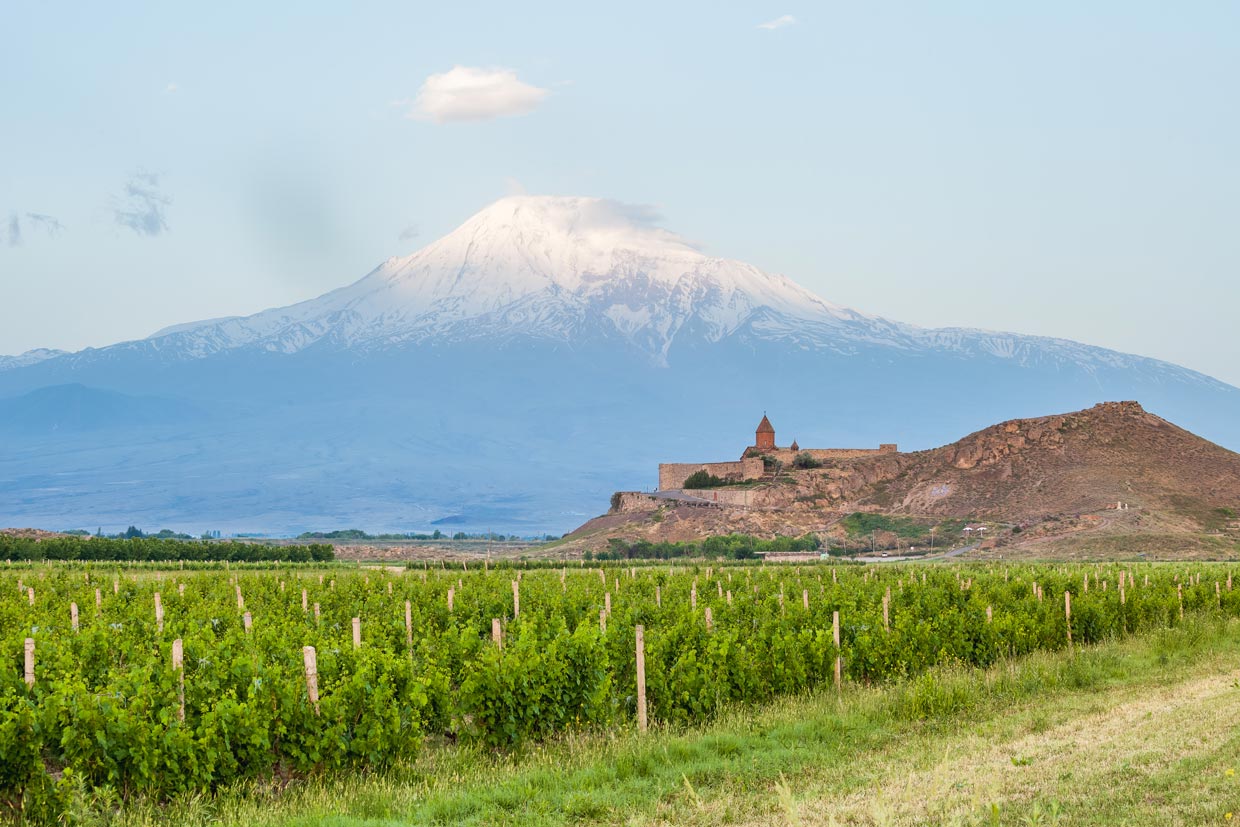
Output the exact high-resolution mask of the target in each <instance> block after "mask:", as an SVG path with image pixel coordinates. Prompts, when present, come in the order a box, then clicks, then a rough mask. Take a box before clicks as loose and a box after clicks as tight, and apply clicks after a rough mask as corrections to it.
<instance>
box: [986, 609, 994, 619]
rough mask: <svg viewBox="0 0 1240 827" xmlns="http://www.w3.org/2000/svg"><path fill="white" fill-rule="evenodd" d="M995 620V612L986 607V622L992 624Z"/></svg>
mask: <svg viewBox="0 0 1240 827" xmlns="http://www.w3.org/2000/svg"><path fill="white" fill-rule="evenodd" d="M994 620H995V610H994V608H993V607H991V606H987V607H986V622H987V623H993V622H994Z"/></svg>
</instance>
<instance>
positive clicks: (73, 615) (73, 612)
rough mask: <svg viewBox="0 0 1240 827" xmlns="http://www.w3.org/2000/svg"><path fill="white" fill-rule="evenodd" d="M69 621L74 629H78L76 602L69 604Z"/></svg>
mask: <svg viewBox="0 0 1240 827" xmlns="http://www.w3.org/2000/svg"><path fill="white" fill-rule="evenodd" d="M69 623H70V624H72V626H73V631H75V632H76V631H77V630H78V610H77V604H76V603H70V604H69Z"/></svg>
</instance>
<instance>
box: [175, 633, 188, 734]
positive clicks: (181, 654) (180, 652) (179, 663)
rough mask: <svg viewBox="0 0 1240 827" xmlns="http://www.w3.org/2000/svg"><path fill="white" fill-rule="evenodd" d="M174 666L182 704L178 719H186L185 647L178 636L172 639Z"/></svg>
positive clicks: (178, 711) (178, 693) (178, 710)
mask: <svg viewBox="0 0 1240 827" xmlns="http://www.w3.org/2000/svg"><path fill="white" fill-rule="evenodd" d="M172 668H173V669H174V670H175V671H176V672H177V684H178V690H177V696H178V700H179V701H180V706H179V708H178V709H177V719H178V720H181V721H184V720H185V648H184V644H182V642H181V639H180V638H177V639H176V640H174V641H172Z"/></svg>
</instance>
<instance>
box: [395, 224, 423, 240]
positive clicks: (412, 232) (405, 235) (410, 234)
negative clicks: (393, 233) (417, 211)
mask: <svg viewBox="0 0 1240 827" xmlns="http://www.w3.org/2000/svg"><path fill="white" fill-rule="evenodd" d="M421 233H422V230H421V229H420V228H419V227H418V225H417V224H410V225H409V226H408V227H406V228H405V229H403V230H401V231H400V235H399V236H397V238H398V240H400V241H412V240H413V239H415V238H417V237H418V236H419V235H420V234H421Z"/></svg>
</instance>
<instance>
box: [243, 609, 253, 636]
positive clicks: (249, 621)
mask: <svg viewBox="0 0 1240 827" xmlns="http://www.w3.org/2000/svg"><path fill="white" fill-rule="evenodd" d="M241 623H242V625H244V626H245V633H246V634H247V635H248V634H249V633H250V630H251V629H253V628H254V618H253V617H251V616H250V613H249V612H246V613H244V614H243V615H241Z"/></svg>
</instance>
